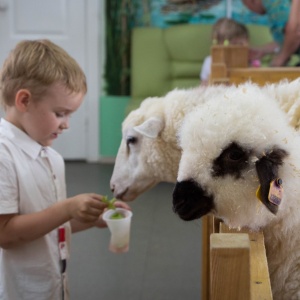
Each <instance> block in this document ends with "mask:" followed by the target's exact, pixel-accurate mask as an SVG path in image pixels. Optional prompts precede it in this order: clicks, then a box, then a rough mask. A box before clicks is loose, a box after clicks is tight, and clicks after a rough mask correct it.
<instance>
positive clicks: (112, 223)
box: [103, 208, 132, 253]
mask: <svg viewBox="0 0 300 300" xmlns="http://www.w3.org/2000/svg"><path fill="white" fill-rule="evenodd" d="M116 212H119V213H121V214H123V215H124V218H122V219H112V218H111V216H112V215H113V214H114V213H116ZM131 217H132V212H131V211H130V210H127V209H124V208H116V209H109V210H107V211H106V212H105V213H104V214H103V220H104V221H105V222H106V224H107V226H108V228H109V230H110V233H111V236H110V243H109V250H110V251H111V252H114V253H124V252H127V251H128V249H129V240H130V225H131Z"/></svg>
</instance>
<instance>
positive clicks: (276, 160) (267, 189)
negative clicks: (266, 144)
mask: <svg viewBox="0 0 300 300" xmlns="http://www.w3.org/2000/svg"><path fill="white" fill-rule="evenodd" d="M287 155H288V153H287V152H286V151H285V150H283V149H279V148H274V149H273V150H271V151H269V152H268V153H266V154H265V155H264V156H263V157H262V158H260V159H259V160H258V161H256V163H255V166H256V172H257V175H258V179H259V182H260V187H259V190H258V193H257V194H258V198H259V199H260V200H261V202H262V203H263V204H264V205H265V206H266V207H267V208H268V209H269V210H270V211H271V212H272V213H273V214H275V215H276V214H277V211H278V206H279V204H280V201H281V194H282V192H283V188H282V186H281V182H282V180H281V179H280V178H279V176H278V168H279V166H281V165H282V164H283V160H284V158H285V157H286V156H287Z"/></svg>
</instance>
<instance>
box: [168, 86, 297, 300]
mask: <svg viewBox="0 0 300 300" xmlns="http://www.w3.org/2000/svg"><path fill="white" fill-rule="evenodd" d="M179 140H180V146H181V148H182V156H181V160H180V164H179V171H178V177H177V183H176V186H175V189H174V192H173V209H174V211H175V212H176V213H177V214H178V215H179V216H180V217H181V218H182V219H184V220H187V221H188V220H194V219H197V218H201V217H202V216H204V215H206V214H210V213H211V214H214V215H215V216H216V217H218V218H220V219H222V220H223V221H224V222H225V223H226V224H227V225H228V226H229V227H233V228H241V227H248V228H249V229H250V230H259V229H262V230H263V231H264V235H265V244H266V250H267V259H268V265H269V271H270V277H271V284H272V291H273V296H274V299H280V300H282V299H300V265H299V262H300V235H299V234H298V231H299V230H300V185H299V183H300V140H299V136H298V133H297V132H296V131H295V130H294V129H293V128H292V127H291V126H289V123H288V120H287V115H286V114H285V113H284V112H283V111H282V110H281V109H280V108H279V106H278V103H277V102H276V101H274V100H273V99H271V97H270V96H268V95H267V94H266V93H264V92H263V91H262V90H261V89H259V88H258V87H255V86H251V85H249V86H248V87H245V86H244V87H240V88H238V89H232V88H230V87H228V89H227V91H226V92H225V93H224V94H223V95H219V96H218V97H216V98H214V99H211V101H209V102H207V103H206V104H205V105H203V106H202V107H201V109H198V110H195V111H194V112H192V113H190V114H189V115H188V116H187V117H186V118H185V120H184V122H183V125H182V128H181V130H180V132H179ZM283 188H284V190H283ZM258 198H259V199H260V200H258Z"/></svg>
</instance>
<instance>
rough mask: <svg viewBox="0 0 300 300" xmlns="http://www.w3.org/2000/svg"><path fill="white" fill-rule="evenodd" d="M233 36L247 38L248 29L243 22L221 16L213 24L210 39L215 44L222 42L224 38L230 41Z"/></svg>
mask: <svg viewBox="0 0 300 300" xmlns="http://www.w3.org/2000/svg"><path fill="white" fill-rule="evenodd" d="M234 38H244V39H246V40H248V39H249V33H248V29H247V27H246V26H245V25H244V24H241V23H238V22H236V21H234V20H232V19H229V18H221V19H219V20H218V21H217V22H216V23H215V24H214V25H213V29H212V39H213V40H214V41H215V42H216V43H217V44H223V43H224V41H225V40H228V42H230V41H231V40H232V39H234Z"/></svg>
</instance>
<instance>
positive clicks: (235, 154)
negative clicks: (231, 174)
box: [228, 149, 245, 161]
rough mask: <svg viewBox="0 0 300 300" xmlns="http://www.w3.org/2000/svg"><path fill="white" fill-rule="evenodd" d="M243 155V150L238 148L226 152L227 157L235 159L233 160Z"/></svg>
mask: <svg viewBox="0 0 300 300" xmlns="http://www.w3.org/2000/svg"><path fill="white" fill-rule="evenodd" d="M244 156H245V152H244V151H242V150H240V149H234V150H232V151H230V152H229V153H228V158H229V159H230V160H235V161H237V160H240V159H242V158H244Z"/></svg>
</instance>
